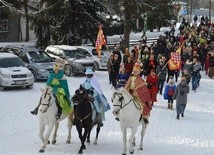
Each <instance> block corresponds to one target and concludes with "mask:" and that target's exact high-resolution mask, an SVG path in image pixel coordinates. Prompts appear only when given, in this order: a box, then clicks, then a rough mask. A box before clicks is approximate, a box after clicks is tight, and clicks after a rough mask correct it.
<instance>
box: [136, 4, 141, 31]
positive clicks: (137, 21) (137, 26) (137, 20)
mask: <svg viewBox="0 0 214 155" xmlns="http://www.w3.org/2000/svg"><path fill="white" fill-rule="evenodd" d="M136 3H137V19H136V29H137V32H139V14H140V12H139V0H137V2H136Z"/></svg>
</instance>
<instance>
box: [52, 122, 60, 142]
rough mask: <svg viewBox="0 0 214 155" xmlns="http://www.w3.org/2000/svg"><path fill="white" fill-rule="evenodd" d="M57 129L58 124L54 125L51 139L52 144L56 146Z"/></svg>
mask: <svg viewBox="0 0 214 155" xmlns="http://www.w3.org/2000/svg"><path fill="white" fill-rule="evenodd" d="M58 128H59V122H56V123H55V128H54V134H53V139H52V144H53V145H54V144H56V137H57V131H58Z"/></svg>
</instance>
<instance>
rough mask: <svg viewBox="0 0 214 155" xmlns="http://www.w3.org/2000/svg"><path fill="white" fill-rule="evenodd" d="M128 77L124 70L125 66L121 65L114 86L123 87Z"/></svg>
mask: <svg viewBox="0 0 214 155" xmlns="http://www.w3.org/2000/svg"><path fill="white" fill-rule="evenodd" d="M128 79H129V74H128V73H126V72H125V68H124V67H123V66H121V68H120V73H119V74H118V76H117V86H116V88H117V89H118V88H120V87H124V86H125V85H126V82H127V81H128Z"/></svg>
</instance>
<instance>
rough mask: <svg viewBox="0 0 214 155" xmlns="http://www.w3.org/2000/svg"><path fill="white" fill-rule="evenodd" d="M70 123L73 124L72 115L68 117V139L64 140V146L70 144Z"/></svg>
mask: <svg viewBox="0 0 214 155" xmlns="http://www.w3.org/2000/svg"><path fill="white" fill-rule="evenodd" d="M72 122H73V113H72V115H70V116H68V138H67V140H66V144H70V143H71V128H72Z"/></svg>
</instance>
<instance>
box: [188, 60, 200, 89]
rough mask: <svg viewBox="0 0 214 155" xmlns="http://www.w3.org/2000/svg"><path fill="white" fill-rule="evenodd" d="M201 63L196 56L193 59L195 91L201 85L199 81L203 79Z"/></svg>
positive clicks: (192, 70) (192, 72) (193, 84)
mask: <svg viewBox="0 0 214 155" xmlns="http://www.w3.org/2000/svg"><path fill="white" fill-rule="evenodd" d="M201 68H202V67H201V64H200V62H198V61H197V59H196V58H194V59H193V64H192V67H191V69H190V70H191V76H192V90H193V91H194V92H195V91H196V88H197V87H198V86H199V82H200V79H201V75H200V71H201Z"/></svg>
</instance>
